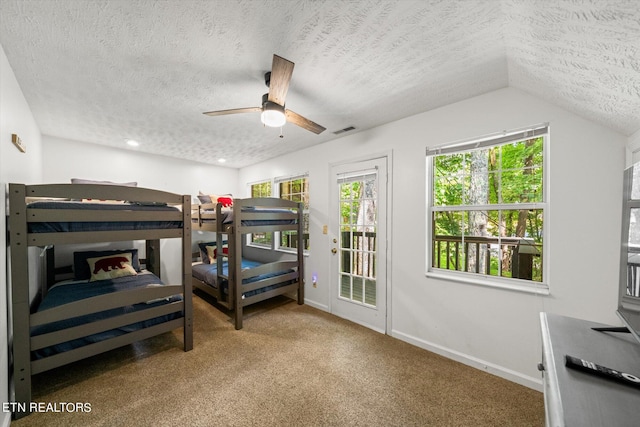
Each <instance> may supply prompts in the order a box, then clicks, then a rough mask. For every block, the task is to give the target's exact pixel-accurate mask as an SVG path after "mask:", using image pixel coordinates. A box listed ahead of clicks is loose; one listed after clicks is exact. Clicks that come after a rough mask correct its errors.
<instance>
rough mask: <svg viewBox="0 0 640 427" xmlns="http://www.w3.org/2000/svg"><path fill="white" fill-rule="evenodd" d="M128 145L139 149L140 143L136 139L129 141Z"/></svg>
mask: <svg viewBox="0 0 640 427" xmlns="http://www.w3.org/2000/svg"><path fill="white" fill-rule="evenodd" d="M127 145H129V146H131V147H137V146H139V145H140V143H139V142H138V141H136V140H134V139H127Z"/></svg>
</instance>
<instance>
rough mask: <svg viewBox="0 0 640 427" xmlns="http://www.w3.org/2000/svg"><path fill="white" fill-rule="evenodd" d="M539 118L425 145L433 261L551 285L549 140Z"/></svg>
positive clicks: (469, 273)
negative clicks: (547, 269)
mask: <svg viewBox="0 0 640 427" xmlns="http://www.w3.org/2000/svg"><path fill="white" fill-rule="evenodd" d="M547 140H548V126H547V125H540V126H537V127H534V128H529V129H526V130H518V131H513V132H509V133H503V134H500V135H497V136H490V137H486V138H483V139H479V140H474V141H467V142H462V143H455V144H448V145H444V146H441V147H437V148H433V149H428V150H427V169H428V173H427V180H428V183H427V191H428V206H427V211H428V216H429V218H428V221H427V230H428V236H429V238H428V239H427V240H428V242H429V243H428V247H427V254H428V269H427V272H428V273H431V274H434V275H444V276H447V277H449V278H456V277H457V278H460V279H461V280H464V279H466V280H472V281H474V282H481V283H488V284H498V285H507V286H514V287H520V286H524V287H525V288H546V285H543V283H544V281H545V274H544V268H543V267H544V265H545V263H544V254H545V240H546V239H545V230H546V229H545V224H546V219H547V212H548V209H547V204H546V181H547V179H546V170H545V163H546V159H545V157H546V151H547V150H546V148H545V147H546V145H547Z"/></svg>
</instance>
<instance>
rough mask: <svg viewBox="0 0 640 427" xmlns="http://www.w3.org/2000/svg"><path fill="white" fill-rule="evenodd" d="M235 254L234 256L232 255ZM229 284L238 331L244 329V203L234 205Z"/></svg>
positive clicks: (230, 240)
mask: <svg viewBox="0 0 640 427" xmlns="http://www.w3.org/2000/svg"><path fill="white" fill-rule="evenodd" d="M232 252H233V254H232ZM227 262H228V264H227V265H228V272H229V283H230V284H231V283H233V289H229V294H231V292H232V291H233V293H234V313H233V315H234V320H235V325H236V329H242V201H238V202H237V203H234V204H233V234H231V235H229V258H228V261H227Z"/></svg>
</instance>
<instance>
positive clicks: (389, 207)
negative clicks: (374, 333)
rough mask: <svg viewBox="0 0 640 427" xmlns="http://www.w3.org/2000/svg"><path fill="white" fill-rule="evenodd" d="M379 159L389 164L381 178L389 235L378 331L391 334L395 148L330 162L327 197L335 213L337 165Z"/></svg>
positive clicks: (332, 288) (331, 235) (331, 210)
mask: <svg viewBox="0 0 640 427" xmlns="http://www.w3.org/2000/svg"><path fill="white" fill-rule="evenodd" d="M377 159H384V160H386V166H387V177H386V178H387V179H386V182H383V181H382V180H380V185H382V184H384V185H386V186H387V188H386V190H387V200H386V203H385V204H386V224H385V225H386V229H387V236H386V242H385V247H386V252H385V253H384V254H378V256H379V257H382V256H384V260H385V262H386V273H385V283H386V289H385V296H386V303H385V305H386V316H385V331H378V332H382V333H384V334H386V335H391V332H392V309H391V308H392V299H391V296H392V281H391V276H392V274H391V272H392V256H391V253H392V251H391V245H392V243H393V242H392V240H393V239H392V236H393V229H392V224H393V221H392V219H393V191H392V190H393V150H386V151H381V152H373V153H370V154H368V155H366V156H358V157H351V158H349V159H345V160H341V161H339V162H330V163H329V171H328V176H329V179H328V180H329V187H328V190H329V191H328V194H327V198H328V202H329V203H328V206H329V215H333V214H334V212H333V208H334V203H335V202H334V200H332V197H333V195H334V190H333V185H334V184H335V183H334V182H333V181H334V180H333V178H334V177H333V173H332V171H333V168H334V167H336V166H343V165H348V164H352V163H359V162H366V161H370V160H377ZM331 223H332V222H331V221H329V224H331ZM334 231H335V230H330V235H329V237H330V239H333V238H339V236H334V235H333V232H334ZM328 247H329V248H331V247H332V243H331V241H329V246H328ZM333 263H334V261H333V258H331V261H330V263H329V270H330V275H331V276H332V277H331V282H330V286H329V295H328V297H329V301H328V304H327V306H328V309H329V312H330V313H333V307H332V305H333V297H334V295H335V292H336V289H334V284H335V283H334V280H335V278H334V277H333V275H334V273H336V274H337V272H334V271H333V269H332V267H333ZM363 326H367V325H363Z"/></svg>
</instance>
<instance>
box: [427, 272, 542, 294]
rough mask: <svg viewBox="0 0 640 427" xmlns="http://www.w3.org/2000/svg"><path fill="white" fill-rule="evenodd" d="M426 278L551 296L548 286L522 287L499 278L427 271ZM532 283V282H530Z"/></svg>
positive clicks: (517, 282) (537, 284)
mask: <svg viewBox="0 0 640 427" xmlns="http://www.w3.org/2000/svg"><path fill="white" fill-rule="evenodd" d="M425 276H426V277H429V278H432V279H440V280H447V281H453V282H458V283H465V284H468V285H479V286H487V287H490V288H497V289H504V290H508V291H516V292H524V293H529V294H535V295H551V292H549V286H548V285H547V284H546V283H537V282H535V283H536V284H535V285H523V284H520V283H519V280H513V279H505V278H500V277H485V276H480V277H475V275H471V274H465V273H459V272H457V273H452V272H447V273H444V272H442V273H441V272H438V271H427V272H426V273H425ZM532 283H534V282H532Z"/></svg>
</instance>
